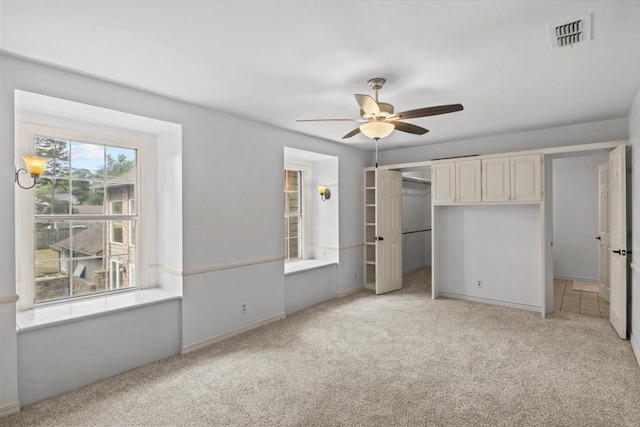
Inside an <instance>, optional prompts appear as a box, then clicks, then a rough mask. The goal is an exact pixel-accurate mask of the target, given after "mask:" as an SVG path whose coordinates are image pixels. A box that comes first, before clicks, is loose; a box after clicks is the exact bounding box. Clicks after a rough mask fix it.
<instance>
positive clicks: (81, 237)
mask: <svg viewBox="0 0 640 427" xmlns="http://www.w3.org/2000/svg"><path fill="white" fill-rule="evenodd" d="M50 246H51V249H53V250H54V251H58V252H60V251H62V250H68V251H70V250H73V251H74V252H81V253H83V254H86V255H93V256H96V255H102V253H103V251H104V235H103V226H102V224H98V225H91V226H89V227H88V228H87V229H86V230H84V231H80V232H78V233H75V234H74V235H73V248H72V247H71V237H69V238H68V239H64V240H61V241H60V242H58V243H54V244H53V245H50Z"/></svg>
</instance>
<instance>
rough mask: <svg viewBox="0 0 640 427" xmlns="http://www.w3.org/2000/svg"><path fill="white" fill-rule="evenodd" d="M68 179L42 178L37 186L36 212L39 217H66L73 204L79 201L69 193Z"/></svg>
mask: <svg viewBox="0 0 640 427" xmlns="http://www.w3.org/2000/svg"><path fill="white" fill-rule="evenodd" d="M69 189H70V182H69V180H68V179H48V178H41V179H38V182H37V183H36V186H35V212H36V214H37V215H51V214H56V215H66V214H68V213H69V209H70V206H71V202H73V201H75V202H77V199H76V198H75V197H74V196H73V195H71V193H70V192H69Z"/></svg>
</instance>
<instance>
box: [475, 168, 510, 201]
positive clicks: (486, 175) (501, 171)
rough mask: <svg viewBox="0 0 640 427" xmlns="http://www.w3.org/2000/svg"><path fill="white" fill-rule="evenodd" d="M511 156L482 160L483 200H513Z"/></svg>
mask: <svg viewBox="0 0 640 427" xmlns="http://www.w3.org/2000/svg"><path fill="white" fill-rule="evenodd" d="M510 167H511V165H510V164H509V157H498V158H495V159H485V160H483V161H482V201H483V202H508V201H509V200H511V179H510V174H509V168H510Z"/></svg>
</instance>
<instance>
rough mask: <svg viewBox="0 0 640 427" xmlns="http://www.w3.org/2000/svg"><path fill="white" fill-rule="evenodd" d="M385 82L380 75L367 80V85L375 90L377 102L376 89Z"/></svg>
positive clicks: (380, 87)
mask: <svg viewBox="0 0 640 427" xmlns="http://www.w3.org/2000/svg"><path fill="white" fill-rule="evenodd" d="M385 82H386V80H385V79H383V78H382V77H374V78H372V79H369V81H368V82H367V83H369V86H371V89H373V90H375V91H376V102H378V91H379V90H380V89H382V86H384V84H385Z"/></svg>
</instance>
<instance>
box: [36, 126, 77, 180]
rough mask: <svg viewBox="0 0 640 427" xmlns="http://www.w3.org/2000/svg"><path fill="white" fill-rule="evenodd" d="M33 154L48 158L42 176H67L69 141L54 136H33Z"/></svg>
mask: <svg viewBox="0 0 640 427" xmlns="http://www.w3.org/2000/svg"><path fill="white" fill-rule="evenodd" d="M34 143H35V155H36V156H38V157H45V158H47V159H50V160H49V161H48V162H47V165H46V167H45V170H44V174H43V175H44V176H50V177H64V178H68V177H69V141H64V140H59V139H55V138H46V137H40V136H37V137H35V141H34Z"/></svg>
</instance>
